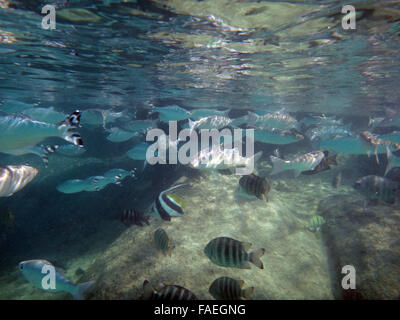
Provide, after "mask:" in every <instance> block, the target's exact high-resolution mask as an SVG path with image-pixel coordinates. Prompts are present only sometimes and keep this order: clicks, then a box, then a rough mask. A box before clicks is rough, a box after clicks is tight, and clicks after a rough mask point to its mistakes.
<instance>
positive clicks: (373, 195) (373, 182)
mask: <svg viewBox="0 0 400 320" xmlns="http://www.w3.org/2000/svg"><path fill="white" fill-rule="evenodd" d="M353 187H354V189H356V190H358V191H359V192H360V193H362V194H363V195H364V196H366V197H367V199H370V200H378V201H382V202H384V203H388V204H393V203H394V202H395V201H396V199H397V198H398V197H399V191H400V185H399V184H398V183H396V182H394V181H392V180H389V179H387V178H384V177H379V176H374V175H370V176H365V177H363V178H360V179H358V180H357V181H356V182H355V183H354V185H353Z"/></svg>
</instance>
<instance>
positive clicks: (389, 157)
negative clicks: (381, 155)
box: [384, 148, 393, 176]
mask: <svg viewBox="0 0 400 320" xmlns="http://www.w3.org/2000/svg"><path fill="white" fill-rule="evenodd" d="M386 157H387V165H386V169H385V174H384V176H386V175H387V174H388V173H389V171H390V170H392V168H393V167H392V165H393V163H392V161H393V153H392V151H391V150H390V148H387V149H386Z"/></svg>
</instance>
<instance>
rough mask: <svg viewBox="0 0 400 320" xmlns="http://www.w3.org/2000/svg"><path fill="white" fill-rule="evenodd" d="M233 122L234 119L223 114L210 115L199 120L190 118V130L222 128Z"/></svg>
mask: <svg viewBox="0 0 400 320" xmlns="http://www.w3.org/2000/svg"><path fill="white" fill-rule="evenodd" d="M231 122H232V119H230V118H227V117H223V116H209V117H205V118H201V119H199V120H197V121H192V120H191V119H189V129H190V131H193V130H195V129H198V130H201V129H222V128H224V127H227V126H228V125H229V124H230V123H231Z"/></svg>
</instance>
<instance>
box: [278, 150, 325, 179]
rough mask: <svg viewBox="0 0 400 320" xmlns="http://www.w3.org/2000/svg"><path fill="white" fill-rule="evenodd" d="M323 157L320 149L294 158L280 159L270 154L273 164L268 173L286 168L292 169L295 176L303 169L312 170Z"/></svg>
mask: <svg viewBox="0 0 400 320" xmlns="http://www.w3.org/2000/svg"><path fill="white" fill-rule="evenodd" d="M324 157H325V154H324V153H323V152H322V151H313V152H310V153H306V154H303V155H301V156H298V157H296V158H294V159H293V160H282V159H279V158H277V157H274V156H270V158H271V162H272V166H273V167H272V171H271V173H270V175H274V174H278V173H280V172H282V171H286V170H293V171H294V173H295V177H298V176H299V175H300V173H302V172H303V171H309V170H314V168H315V167H316V166H317V165H318V164H319V163H320V162H321V160H322V159H323V158H324Z"/></svg>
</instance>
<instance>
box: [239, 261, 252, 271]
mask: <svg viewBox="0 0 400 320" xmlns="http://www.w3.org/2000/svg"><path fill="white" fill-rule="evenodd" d="M240 269H251V266H250V263H249V262H248V261H246V262H244V263H243V265H242V267H241V268H240Z"/></svg>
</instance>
